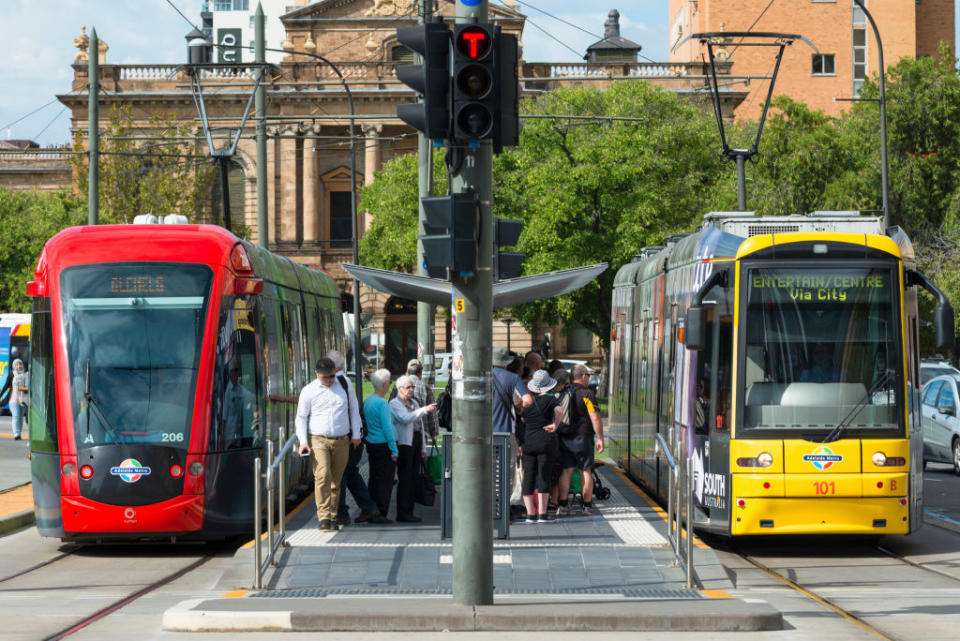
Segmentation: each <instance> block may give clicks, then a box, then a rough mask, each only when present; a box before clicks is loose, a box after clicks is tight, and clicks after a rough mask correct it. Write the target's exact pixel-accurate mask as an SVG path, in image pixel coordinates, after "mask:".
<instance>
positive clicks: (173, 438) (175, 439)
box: [160, 432, 183, 443]
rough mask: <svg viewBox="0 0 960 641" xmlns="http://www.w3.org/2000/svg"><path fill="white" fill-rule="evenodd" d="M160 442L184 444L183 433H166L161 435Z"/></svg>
mask: <svg viewBox="0 0 960 641" xmlns="http://www.w3.org/2000/svg"><path fill="white" fill-rule="evenodd" d="M160 440H161V441H163V442H164V443H182V442H183V432H164V433H163V434H161V435H160Z"/></svg>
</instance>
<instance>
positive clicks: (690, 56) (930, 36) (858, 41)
mask: <svg viewBox="0 0 960 641" xmlns="http://www.w3.org/2000/svg"><path fill="white" fill-rule="evenodd" d="M864 4H866V6H867V10H868V11H870V14H871V15H872V16H873V19H874V20H875V21H876V23H877V29H878V31H879V32H880V39H881V40H882V42H883V58H884V64H886V65H887V66H888V67H890V66H892V65H895V64H896V63H897V61H899V60H900V59H901V58H903V57H904V56H907V57H910V58H914V57H921V56H933V55H936V52H937V46H938V44H939V43H940V41H941V40H944V41H946V42H947V43H949V45H950V48H951V50H954V51H955V42H954V38H955V36H954V0H922V1H921V0H871V1H869V2H865V3H864ZM669 11H670V20H671V23H670V46H671V48H672V51H671V54H670V60H671V61H680V60H696V59H698V58H699V57H700V56H701V55H703V56H706V52H705V51H702V48H701V45H700V43H699V42H697V41H696V40H688V41H687V42H686V43H684V44H683V45H681V46H679V47H677V44H678V43H680V42H681V41H682V40H683V38H685V37H687V36H688V35H690V34H692V33H710V32H716V31H747V30H751V31H756V32H764V31H766V32H781V33H791V34H799V35H802V36H805V37H806V38H807V39H808V40H810V41H811V42H812V43H813V45H814V46H815V47H816V51H815V50H813V49H811V48H810V47H808V46H807V45H806V44H804V43H802V42H795V43H794V44H793V45H792V46H790V47H787V49H786V50H785V51H784V54H783V61H782V63H781V67H780V73H779V75H778V77H777V80H776V85H775V87H774V95H775V96H776V95H780V94H785V95H788V96H791V97H793V98H795V99H797V100H801V101H803V102H805V103H806V104H808V105H809V106H810V107H811V108H813V109H819V110H822V111H823V112H824V113H826V114H829V115H833V116H836V115H839V114H840V113H841V112H842V111H844V110H846V108H847V106H848V105H850V102H849V100H844V99H849V98H853V97H856V95H857V92H858V91H859V90H860V87H861V86H863V81H864V79H865V78H869V77H871V76H873V75H876V73H877V67H878V58H877V43H876V40H875V38H874V35H873V29H872V28H871V27H870V25H869V23H868V21H867V19H866V16H865V15H864V12H863V11H862V10H861V9H860V8H859V7H857V6H856V5H855V4H854V3H853V2H852V0H798V1H796V2H775V3H772V4H771V3H770V2H769V0H740V1H739V2H729V1H728V0H670V9H669ZM719 49H722V50H723V51H720V52H718V53H717V55H718V57H719V56H721V55H724V54H726V55H728V56H729V58H726V60H728V61H731V62H733V64H734V66H735V68H736V73H735V75H736V77H737V78H738V81H739V82H741V83H748V85H745V84H741V85H737V86H741V87H745V88H746V89H748V90H749V92H750V95H749V96H748V97H747V98H746V99H745V100H744V101H743V103H742V104H741V105H740V106H739V107H738V108H737V110H736V117H737V118H756V117H758V116H759V115H760V112H761V110H762V109H763V104H764V99H765V98H766V93H767V90H768V87H769V84H768V81H767V80H763V79H762V77H765V76H769V74H770V72H771V71H772V69H773V63H774V57H775V56H774V51H773V50H771V49H769V48H766V47H753V48H751V47H739V48H738V47H737V46H736V40H731V41H729V42H727V43H724V44H722V45H721V46H720V47H719ZM716 51H717V49H715V52H716ZM747 77H752V78H753V79H752V80H749V81H748V80H747V79H746V78H747ZM835 99H837V100H835Z"/></svg>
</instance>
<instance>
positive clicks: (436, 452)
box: [427, 441, 443, 485]
mask: <svg viewBox="0 0 960 641" xmlns="http://www.w3.org/2000/svg"><path fill="white" fill-rule="evenodd" d="M427 472H428V473H429V474H430V478H432V479H433V482H434V483H435V484H436V485H440V481H441V480H442V479H443V458H442V457H441V456H440V448H439V447H437V442H436V441H434V442H433V447H431V448H430V453H429V454H427Z"/></svg>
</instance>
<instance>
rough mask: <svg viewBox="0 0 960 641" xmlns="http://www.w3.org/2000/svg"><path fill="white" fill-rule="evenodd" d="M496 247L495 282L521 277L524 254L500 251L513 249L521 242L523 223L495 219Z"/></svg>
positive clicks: (494, 251)
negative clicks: (505, 248) (506, 248)
mask: <svg viewBox="0 0 960 641" xmlns="http://www.w3.org/2000/svg"><path fill="white" fill-rule="evenodd" d="M494 223H495V224H496V229H495V230H494V232H495V235H494V240H495V241H496V242H495V246H494V248H493V268H494V274H493V280H494V281H498V280H508V279H510V278H516V277H517V276H519V275H520V270H521V269H522V267H523V253H522V252H505V251H500V248H501V247H511V246H513V245H516V244H517V243H518V242H519V241H520V232H521V231H522V230H523V221H522V220H514V219H512V218H495V219H494Z"/></svg>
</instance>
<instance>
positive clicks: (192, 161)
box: [73, 105, 243, 235]
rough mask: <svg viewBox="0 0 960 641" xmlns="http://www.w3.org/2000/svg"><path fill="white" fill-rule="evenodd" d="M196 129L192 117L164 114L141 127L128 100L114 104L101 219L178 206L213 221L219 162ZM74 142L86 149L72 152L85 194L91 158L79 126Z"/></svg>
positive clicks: (105, 147) (104, 153) (103, 151)
mask: <svg viewBox="0 0 960 641" xmlns="http://www.w3.org/2000/svg"><path fill="white" fill-rule="evenodd" d="M193 133H194V131H193V124H192V123H191V122H189V121H187V122H182V123H177V122H176V121H175V120H174V118H173V116H171V115H167V116H164V115H159V114H157V115H154V116H153V117H152V118H151V119H150V121H149V124H148V126H147V127H146V128H144V129H138V128H136V126H135V123H134V119H133V112H132V109H131V107H130V106H129V105H121V106H114V107H111V109H110V111H109V113H108V116H107V126H106V128H105V131H104V134H103V136H102V138H101V145H100V158H99V166H100V221H101V222H117V223H120V222H126V223H129V222H133V218H134V216H136V215H138V214H166V213H171V212H177V213H182V214H184V215H186V216H187V218H189V219H190V220H191V221H193V222H211V214H210V193H211V188H212V186H213V182H214V177H215V168H214V165H213V163H212V161H211V159H210V158H209V157H208V156H207V155H206V153H205V150H204V148H202V147H201V146H200V145H199V144H198V143H197V141H196V139H195V137H194V136H193ZM148 137H149V139H148ZM73 146H74V151H77V152H81V153H77V154H75V155H74V157H73V166H74V172H75V175H76V185H77V191H78V192H79V193H81V194H85V193H87V185H88V179H89V159H88V157H87V154H86V149H85V147H84V138H83V135H82V133H81V132H79V131H78V132H77V134H76V136H75V137H74V145H73ZM235 231H236V232H237V233H239V234H240V235H243V230H235Z"/></svg>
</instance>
